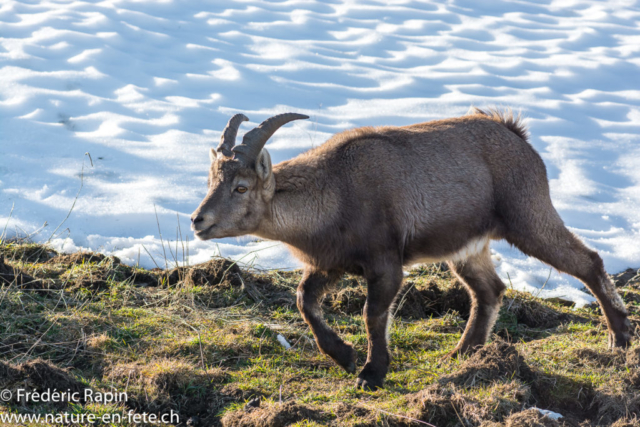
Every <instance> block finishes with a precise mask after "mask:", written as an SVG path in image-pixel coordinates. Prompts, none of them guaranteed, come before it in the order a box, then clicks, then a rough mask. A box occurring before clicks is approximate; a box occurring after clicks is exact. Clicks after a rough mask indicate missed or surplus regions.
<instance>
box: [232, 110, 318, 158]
mask: <svg viewBox="0 0 640 427" xmlns="http://www.w3.org/2000/svg"><path fill="white" fill-rule="evenodd" d="M308 118H309V116H305V115H304V114H297V113H284V114H278V115H277V116H273V117H271V118H269V119H267V120H265V121H264V122H262V123H260V126H258V127H256V128H254V129H252V130H250V131H249V132H247V133H246V134H245V135H244V138H242V144H240V145H236V146H235V147H233V149H232V151H233V152H234V153H235V156H234V158H235V159H238V160H241V161H244V162H246V163H252V162H254V161H255V160H256V159H257V158H258V154H260V151H262V148H263V147H264V145H265V144H266V143H267V140H269V138H271V135H273V133H274V132H275V131H277V130H278V128H280V126H283V125H285V124H287V123H289V122H290V121H293V120H298V119H308Z"/></svg>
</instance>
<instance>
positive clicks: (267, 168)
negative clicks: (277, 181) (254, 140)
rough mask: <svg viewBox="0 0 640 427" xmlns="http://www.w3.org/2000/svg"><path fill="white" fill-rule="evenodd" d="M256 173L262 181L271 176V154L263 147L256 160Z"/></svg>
mask: <svg viewBox="0 0 640 427" xmlns="http://www.w3.org/2000/svg"><path fill="white" fill-rule="evenodd" d="M256 173H257V174H258V176H259V177H260V179H261V180H262V181H265V182H266V181H268V179H269V177H270V176H271V156H270V155H269V152H268V151H267V150H266V148H263V149H262V150H261V151H260V154H259V155H258V159H257V160H256Z"/></svg>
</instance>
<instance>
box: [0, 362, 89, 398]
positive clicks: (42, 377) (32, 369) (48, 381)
mask: <svg viewBox="0 0 640 427" xmlns="http://www.w3.org/2000/svg"><path fill="white" fill-rule="evenodd" d="M86 388H87V387H86V386H85V385H84V384H82V383H81V382H80V381H78V380H76V379H75V377H73V375H71V374H70V373H69V372H68V371H67V370H65V369H62V368H58V367H57V366H55V365H53V364H52V363H50V362H48V361H45V360H42V359H36V360H31V361H29V362H25V363H21V364H19V365H10V364H8V363H4V362H0V389H8V390H11V391H12V392H13V396H16V390H17V389H24V390H26V391H39V392H43V391H46V390H49V389H50V390H51V391H53V390H54V389H56V390H59V391H67V390H70V391H71V392H77V393H79V395H80V397H83V396H84V390H85V389H86ZM14 399H15V397H14ZM66 404H67V402H58V404H57V406H66Z"/></svg>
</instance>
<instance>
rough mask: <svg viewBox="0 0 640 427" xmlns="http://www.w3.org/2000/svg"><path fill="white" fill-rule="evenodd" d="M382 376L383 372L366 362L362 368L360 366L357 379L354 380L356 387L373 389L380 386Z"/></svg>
mask: <svg viewBox="0 0 640 427" xmlns="http://www.w3.org/2000/svg"><path fill="white" fill-rule="evenodd" d="M385 371H386V369H385ZM384 376H385V374H384V373H382V372H381V371H379V370H376V369H375V368H373V366H371V365H369V364H366V365H364V368H362V371H361V372H360V375H358V379H357V380H356V387H357V388H361V389H362V390H365V391H375V390H377V389H379V388H382V383H383V382H384Z"/></svg>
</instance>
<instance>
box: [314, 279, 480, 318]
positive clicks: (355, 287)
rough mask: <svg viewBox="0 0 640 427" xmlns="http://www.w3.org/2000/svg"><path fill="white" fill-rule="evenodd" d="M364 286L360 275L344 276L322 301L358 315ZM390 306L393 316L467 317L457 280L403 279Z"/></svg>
mask: <svg viewBox="0 0 640 427" xmlns="http://www.w3.org/2000/svg"><path fill="white" fill-rule="evenodd" d="M366 289H367V285H366V282H365V281H364V280H363V279H359V278H354V277H347V278H345V279H343V280H341V281H340V282H339V284H338V286H337V289H336V290H334V291H331V292H329V293H328V294H327V296H326V297H325V300H324V305H325V307H327V308H328V309H330V310H332V311H334V312H337V313H340V314H344V315H360V314H362V310H363V309H364V304H365V302H366V300H367V291H366ZM392 307H393V312H394V313H395V316H396V317H401V318H403V319H426V318H429V317H431V316H437V317H441V316H443V315H445V314H446V313H448V312H451V311H456V312H458V313H460V315H461V316H462V317H464V318H465V319H466V318H468V317H469V310H470V309H471V300H470V298H469V294H468V293H467V290H466V289H465V288H464V286H463V285H462V284H461V283H460V282H458V281H453V282H451V283H450V284H449V285H448V286H440V285H438V284H437V283H435V282H429V283H428V284H426V285H422V284H420V285H419V284H416V283H414V282H413V281H410V280H407V281H406V282H405V283H403V285H402V288H401V289H400V292H398V295H397V297H396V299H395V301H394V304H393V306H392Z"/></svg>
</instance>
